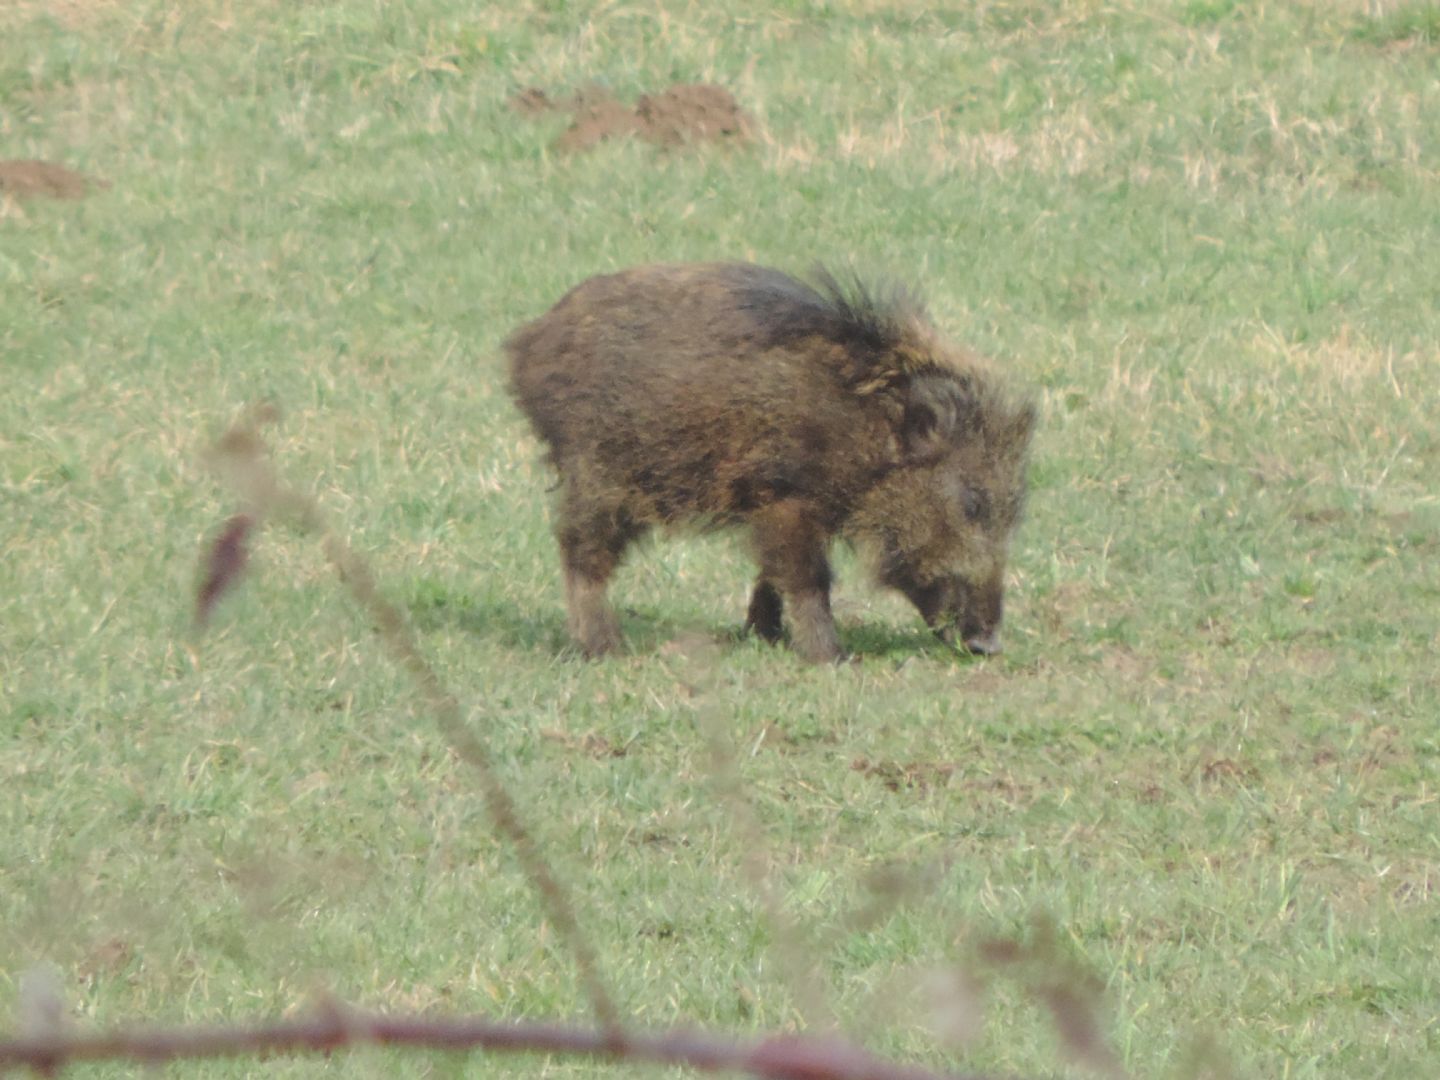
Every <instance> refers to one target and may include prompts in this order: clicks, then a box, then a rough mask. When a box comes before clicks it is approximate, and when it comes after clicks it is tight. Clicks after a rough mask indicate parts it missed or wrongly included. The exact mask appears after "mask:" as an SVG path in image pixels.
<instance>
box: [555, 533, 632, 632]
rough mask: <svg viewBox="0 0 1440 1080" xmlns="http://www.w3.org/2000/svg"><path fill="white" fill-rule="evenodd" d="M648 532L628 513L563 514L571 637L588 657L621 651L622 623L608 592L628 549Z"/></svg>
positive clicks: (562, 542)
mask: <svg viewBox="0 0 1440 1080" xmlns="http://www.w3.org/2000/svg"><path fill="white" fill-rule="evenodd" d="M643 531H644V530H643V529H642V528H640V527H637V526H635V525H633V524H631V523H630V522H629V520H628V518H626V517H625V515H624V514H622V513H613V512H612V513H605V514H598V513H592V514H588V515H576V514H569V513H567V514H564V515H563V516H562V519H561V525H560V529H559V538H560V556H561V558H562V560H563V561H564V563H565V602H566V605H567V606H568V608H569V612H570V620H569V621H570V636H571V637H572V638H574V639H575V643H576V644H577V645H579V646H580V649H581V651H582V652H584V653H585V655H586V656H588V657H591V658H594V657H597V656H604V655H605V654H606V653H611V652H615V651H616V650H617V649H619V648H620V620H619V619H617V618H616V616H615V610H614V609H613V608H612V607H611V606H610V601H609V600H607V599H606V596H605V590H606V588H607V586H608V585H609V583H610V576H611V575H612V574H613V573H614V572H615V568H616V567H617V566H619V565H620V557H621V555H623V554H624V552H625V548H626V547H627V546H628V545H629V544H630V542H631V541H632V540H634V539H635V538H636V537H638V536H639V535H640V533H641V532H643Z"/></svg>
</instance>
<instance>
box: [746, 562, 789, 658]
mask: <svg viewBox="0 0 1440 1080" xmlns="http://www.w3.org/2000/svg"><path fill="white" fill-rule="evenodd" d="M783 607H784V605H783V604H782V603H781V602H780V590H778V589H777V588H775V586H774V585H773V584H771V583H770V582H769V581H767V580H765V579H764V578H761V579H760V580H759V581H757V582H756V583H755V591H754V592H753V593H751V594H750V610H749V612H748V613H747V614H746V616H745V629H746V630H753V631H755V633H757V634H759V635H760V637H761V638H763V639H764V640H765V641H768V642H770V644H772V645H773V644H775V642H777V641H779V640H780V612H781V610H782V608H783Z"/></svg>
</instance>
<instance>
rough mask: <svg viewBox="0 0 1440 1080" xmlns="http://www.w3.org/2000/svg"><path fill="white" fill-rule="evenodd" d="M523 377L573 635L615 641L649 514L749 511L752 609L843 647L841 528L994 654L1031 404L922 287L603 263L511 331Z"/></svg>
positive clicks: (817, 643)
mask: <svg viewBox="0 0 1440 1080" xmlns="http://www.w3.org/2000/svg"><path fill="white" fill-rule="evenodd" d="M506 349H507V350H508V352H509V355H510V363H511V388H512V391H513V393H514V395H515V398H516V400H517V401H518V402H519V405H520V408H521V409H522V410H524V412H525V414H526V415H527V416H528V417H529V418H530V420H531V423H532V424H533V425H534V427H535V430H536V432H537V433H538V434H539V436H540V438H541V439H542V440H544V442H545V443H546V444H547V445H548V447H549V449H550V460H551V462H552V463H553V464H554V466H555V468H556V470H557V471H558V472H559V474H560V485H559V490H560V500H559V501H560V505H559V512H558V526H557V530H556V532H557V536H558V539H559V542H560V551H561V556H562V559H563V561H564V566H565V588H566V598H567V601H568V605H569V612H570V631H571V633H572V635H573V636H574V638H575V640H576V642H577V643H578V644H579V646H580V648H581V649H583V650H584V651H585V653H586V654H588V655H590V656H598V655H601V654H603V653H607V652H610V651H612V650H614V649H615V648H616V647H618V645H619V644H620V631H619V625H618V623H617V621H616V618H615V614H614V612H613V611H612V609H611V608H610V606H609V603H608V602H607V600H606V597H605V591H606V584H607V582H608V581H609V579H610V576H611V574H612V573H613V572H614V570H615V568H616V566H617V565H618V564H619V562H620V559H621V557H622V555H623V554H624V552H625V549H626V548H627V547H628V546H629V545H630V544H631V543H632V542H633V541H634V540H636V539H638V538H639V537H640V536H641V535H642V534H644V533H645V532H646V531H647V530H648V529H650V528H651V527H652V526H657V525H659V526H673V525H684V524H699V525H702V526H712V525H743V526H745V527H746V528H747V529H748V531H749V535H750V542H751V545H752V550H753V552H754V555H755V559H756V561H757V562H758V563H759V566H760V575H759V580H758V581H757V583H756V585H755V591H754V594H753V596H752V598H751V600H750V610H749V619H748V625H749V626H750V627H751V628H753V629H754V630H755V631H756V632H757V633H759V634H760V635H761V636H762V637H764V638H766V639H767V640H771V641H774V640H776V639H778V638H779V637H780V635H781V613H782V610H784V611H785V612H787V613H788V622H789V628H790V638H791V642H792V644H793V646H794V648H795V649H796V651H797V652H799V653H800V654H801V655H802V656H804V657H806V658H807V659H809V660H814V661H827V660H835V659H837V658H839V657H840V656H841V649H840V642H839V639H838V638H837V636H836V633H835V622H834V619H833V618H832V616H831V614H830V580H831V576H830V565H829V561H828V549H829V547H830V544H831V541H832V540H833V539H834V538H835V537H836V536H842V537H844V538H846V539H848V540H850V541H853V542H854V543H856V544H857V545H858V546H859V547H860V548H861V549H862V550H863V551H867V552H868V553H869V554H870V555H871V556H872V558H873V560H874V564H875V567H876V575H877V577H878V579H879V580H880V581H881V582H882V583H883V584H886V585H889V586H891V587H893V588H896V589H898V590H900V591H901V592H902V593H904V594H905V595H906V596H908V597H909V598H910V600H911V601H912V602H913V603H914V604H915V606H916V608H918V609H919V611H920V614H921V615H922V616H923V617H924V619H925V621H926V622H927V623H928V624H929V625H930V626H931V627H933V628H934V629H935V630H936V631H937V632H939V633H940V634H941V635H942V636H943V637H945V638H946V640H953V639H955V638H957V637H958V639H959V641H960V642H962V643H963V644H964V645H965V646H966V647H968V648H969V649H970V650H971V651H973V652H978V653H993V652H996V651H998V649H999V629H1000V621H1001V607H1002V592H1003V576H1004V570H1005V560H1006V553H1007V549H1008V546H1009V540H1010V535H1011V532H1012V530H1013V529H1014V527H1015V524H1016V521H1017V520H1018V518H1019V515H1020V511H1021V507H1022V504H1023V502H1024V496H1025V459H1026V451H1027V447H1028V445H1029V442H1030V432H1031V428H1032V427H1033V423H1034V410H1033V408H1032V406H1030V405H1029V404H1028V403H1026V402H1023V401H1016V400H1015V399H1013V398H1012V397H1011V396H1010V395H1009V394H1008V393H1007V392H1006V391H1005V390H1004V388H1003V386H1002V385H1001V383H1000V381H999V380H998V379H997V377H996V375H995V373H994V372H993V371H992V370H991V368H990V367H989V365H987V364H986V363H985V362H983V361H982V360H980V359H979V358H977V357H975V356H973V355H971V354H969V353H966V352H964V351H962V350H960V349H957V348H955V347H953V346H951V345H949V344H947V343H946V342H945V341H944V340H943V339H942V337H941V336H940V334H939V333H938V332H937V331H936V329H935V327H934V326H933V325H932V324H931V322H930V321H929V319H928V318H927V317H926V316H925V314H924V311H923V309H922V307H921V306H920V304H919V302H918V301H917V300H915V299H914V298H913V297H912V296H910V295H909V294H908V293H906V292H904V291H902V290H896V291H894V292H892V293H889V294H885V295H882V294H880V293H878V292H876V291H874V290H872V289H869V288H867V287H866V286H864V285H863V284H861V283H860V282H859V281H855V282H851V283H845V284H842V283H841V282H839V281H837V280H836V279H835V278H834V277H832V276H831V275H829V274H827V273H825V272H823V271H820V272H818V273H817V275H816V280H815V284H814V285H813V286H811V285H808V284H805V283H803V282H800V281H797V280H796V279H794V278H792V277H789V276H788V275H786V274H782V273H780V272H779V271H776V270H767V269H764V268H762V267H758V266H751V265H748V264H743V263H702V264H693V265H657V266H643V267H637V268H635V269H631V270H624V271H621V272H620V273H616V274H609V275H605V276H603V277H595V278H591V279H590V280H588V281H585V282H583V283H581V284H580V285H578V286H577V287H576V288H574V289H572V290H571V291H570V292H569V293H568V294H567V295H566V296H565V297H563V298H562V299H561V300H560V302H559V303H557V304H556V305H555V306H554V307H553V308H552V309H551V310H550V311H549V312H547V313H546V314H545V315H543V316H541V317H540V318H538V319H536V320H535V321H534V322H531V323H529V324H527V325H525V326H523V327H521V328H520V329H519V330H518V331H516V333H515V334H514V335H513V336H512V337H511V338H510V339H509V341H508V342H506Z"/></svg>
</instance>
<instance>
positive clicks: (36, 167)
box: [0, 161, 110, 199]
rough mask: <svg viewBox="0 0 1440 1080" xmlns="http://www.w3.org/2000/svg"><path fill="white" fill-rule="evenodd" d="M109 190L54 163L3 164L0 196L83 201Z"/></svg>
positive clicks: (100, 181) (101, 182)
mask: <svg viewBox="0 0 1440 1080" xmlns="http://www.w3.org/2000/svg"><path fill="white" fill-rule="evenodd" d="M109 186H110V185H109V184H108V183H107V182H106V181H104V180H95V179H93V178H91V177H88V176H84V175H82V174H81V173H77V172H75V171H74V170H72V169H67V168H65V166H63V165H56V164H55V163H53V162H50V161H0V195H9V196H10V197H12V198H15V199H33V198H46V199H82V198H84V197H85V195H86V194H88V193H89V191H90V189H91V188H107V187H109Z"/></svg>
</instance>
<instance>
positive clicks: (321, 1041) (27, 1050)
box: [0, 1004, 983, 1080]
mask: <svg viewBox="0 0 1440 1080" xmlns="http://www.w3.org/2000/svg"><path fill="white" fill-rule="evenodd" d="M366 1045H373V1046H405V1047H415V1048H417V1049H419V1048H424V1049H429V1050H456V1051H459V1050H475V1049H480V1050H490V1051H494V1052H500V1053H531V1054H556V1055H561V1056H566V1057H587V1058H595V1059H600V1060H610V1061H621V1060H623V1061H626V1062H633V1063H637V1064H638V1063H642V1062H643V1063H647V1064H659V1065H673V1066H685V1067H689V1068H692V1069H697V1070H700V1071H702V1072H726V1071H729V1072H741V1073H749V1074H750V1075H751V1076H755V1077H760V1078H761V1080H983V1078H981V1077H978V1076H975V1075H973V1074H972V1075H962V1074H957V1073H948V1074H941V1073H934V1072H930V1071H928V1070H925V1069H918V1068H914V1067H912V1066H906V1065H895V1064H891V1063H890V1062H886V1061H881V1060H879V1059H878V1058H875V1057H872V1056H870V1054H868V1053H867V1052H866V1051H864V1050H861V1049H860V1048H858V1047H856V1046H852V1045H850V1044H848V1043H844V1042H841V1041H839V1040H835V1039H808V1038H801V1037H796V1036H782V1037H778V1038H772V1039H766V1040H763V1041H761V1042H749V1043H745V1042H736V1041H732V1040H727V1039H723V1038H716V1037H714V1036H709V1035H703V1034H699V1033H695V1032H685V1031H671V1032H659V1033H649V1034H642V1033H630V1034H624V1033H617V1032H614V1031H611V1030H608V1029H605V1030H598V1031H587V1030H585V1029H583V1028H571V1027H562V1026H558V1025H553V1024H537V1023H515V1022H504V1021H496V1020H485V1019H481V1018H478V1017H456V1018H451V1019H441V1018H433V1017H413V1016H382V1015H378V1014H373V1013H362V1012H358V1011H353V1010H350V1009H346V1008H342V1007H338V1006H335V1005H333V1004H332V1005H330V1006H328V1007H327V1008H326V1009H325V1010H324V1011H323V1012H322V1013H321V1014H320V1015H317V1016H315V1017H313V1018H311V1019H307V1020H287V1021H279V1022H276V1023H270V1024H257V1025H253V1026H235V1027H192V1028H171V1029H156V1030H153V1031H138V1030H120V1031H110V1032H101V1033H98V1034H92V1035H82V1034H64V1033H60V1032H55V1033H52V1034H48V1035H43V1036H28V1037H21V1038H18V1039H11V1040H9V1041H0V1073H4V1072H9V1071H12V1070H14V1069H20V1068H29V1069H32V1070H34V1071H35V1072H37V1073H41V1074H45V1075H50V1074H53V1073H54V1072H55V1071H56V1070H57V1069H59V1068H61V1067H63V1066H65V1065H68V1064H71V1063H74V1062H79V1061H101V1060H108V1061H116V1060H126V1061H134V1062H138V1063H141V1064H145V1065H159V1064H162V1063H164V1062H168V1061H175V1060H177V1059H181V1058H188V1059H197V1058H217V1057H238V1056H266V1055H271V1054H277V1053H297V1052H313V1053H328V1052H330V1051H333V1050H338V1049H343V1048H348V1047H358V1046H366Z"/></svg>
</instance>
